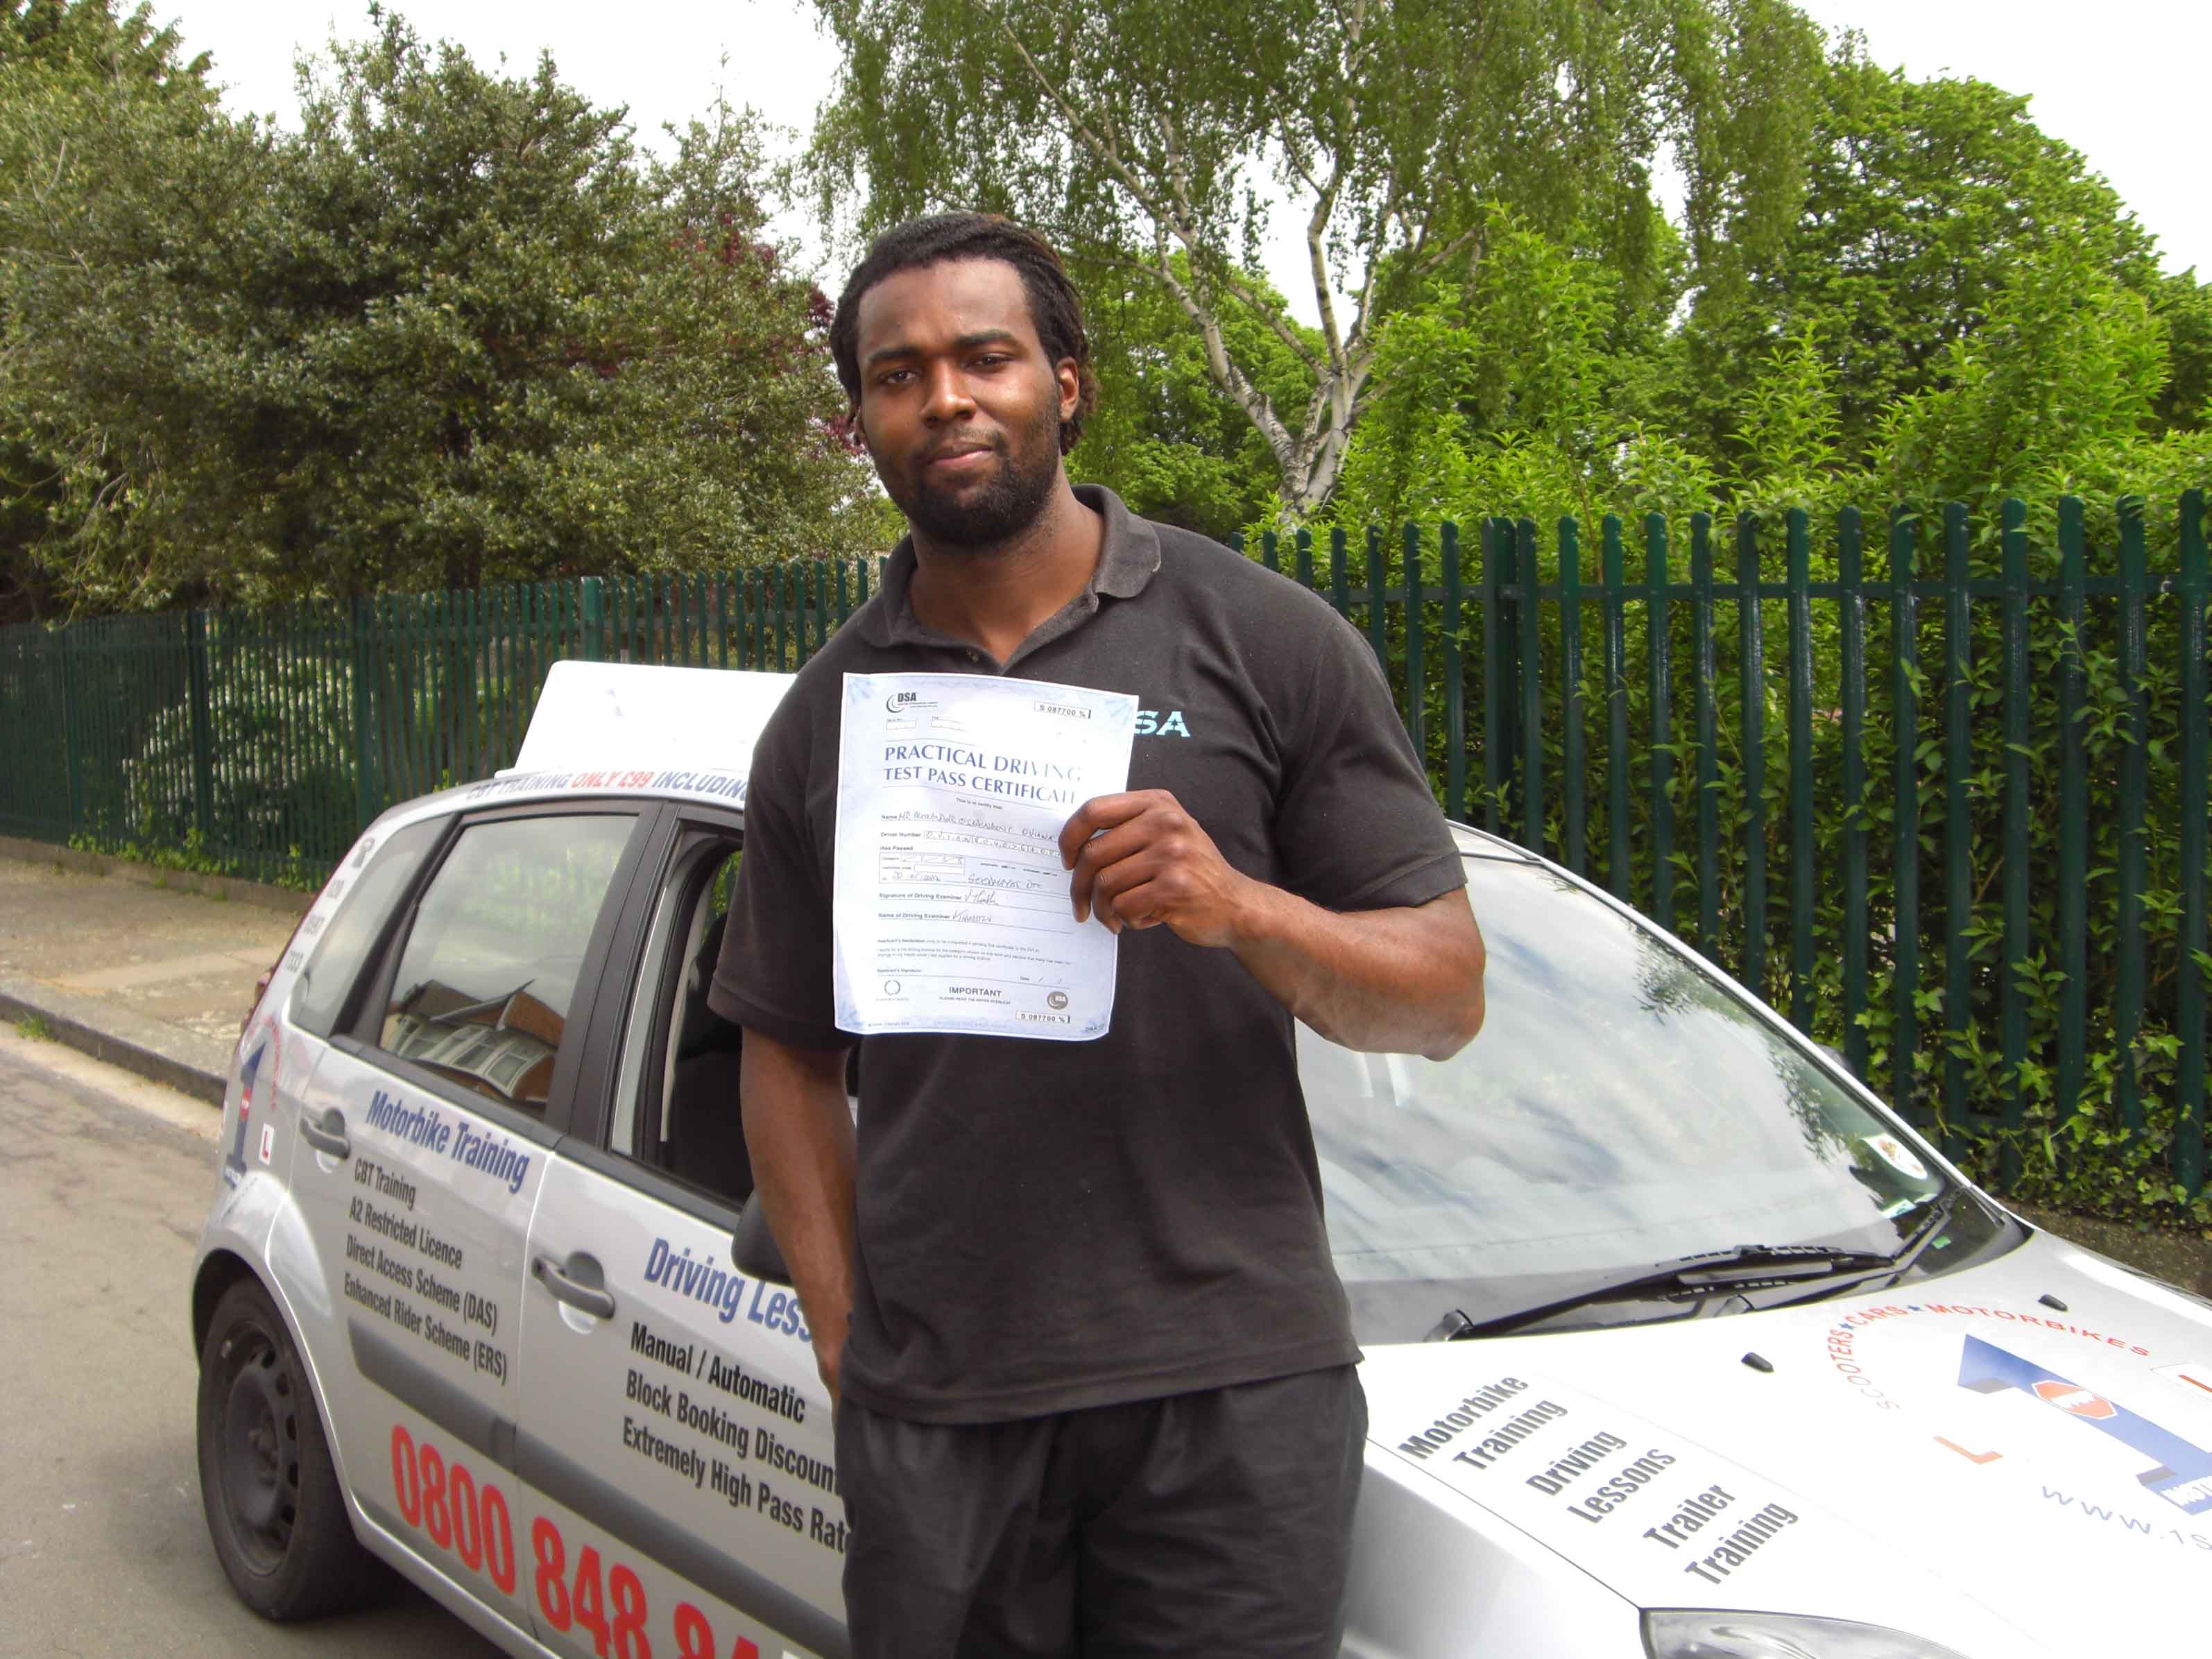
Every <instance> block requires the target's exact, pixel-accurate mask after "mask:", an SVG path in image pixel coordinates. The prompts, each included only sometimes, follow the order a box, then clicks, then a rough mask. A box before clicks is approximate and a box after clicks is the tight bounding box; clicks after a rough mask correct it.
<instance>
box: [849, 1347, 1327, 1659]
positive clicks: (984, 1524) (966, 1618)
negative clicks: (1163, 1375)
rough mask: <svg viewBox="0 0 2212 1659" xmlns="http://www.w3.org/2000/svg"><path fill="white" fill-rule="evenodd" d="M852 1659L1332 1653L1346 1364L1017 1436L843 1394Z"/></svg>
mask: <svg viewBox="0 0 2212 1659" xmlns="http://www.w3.org/2000/svg"><path fill="white" fill-rule="evenodd" d="M836 1433H837V1474H838V1484H839V1486H840V1487H841V1488H842V1492H843V1493H844V1497H845V1506H846V1513H847V1516H848V1519H849V1521H850V1522H851V1524H852V1536H851V1542H850V1544H849V1545H848V1549H847V1553H846V1557H845V1605H846V1611H847V1615H848V1618H849V1620H850V1621H851V1624H852V1632H853V1652H854V1659H1017V1656H1018V1659H1032V1656H1035V1659H1044V1656H1052V1659H1078V1656H1080V1659H1125V1656H1126V1659H1135V1656H1139V1655H1145V1656H1153V1655H1169V1654H1178V1655H1191V1656H1204V1659H1246V1656H1249V1659H1334V1656H1335V1654H1336V1652H1337V1650H1338V1647H1339V1645H1340V1643H1341V1641H1342V1638H1343V1633H1344V1589H1345V1575H1346V1562H1347V1560H1348V1559H1349V1556H1350V1553H1351V1547H1352V1510H1353V1506H1354V1505H1355V1504H1356V1503H1357V1502H1358V1496H1359V1473H1360V1468H1361V1464H1362V1460H1363V1456H1364V1446H1365V1442H1366V1436H1367V1401H1366V1396H1365V1395H1364V1394H1363V1393H1362V1392H1361V1390H1360V1387H1359V1379H1358V1374H1357V1372H1356V1371H1354V1370H1353V1369H1352V1367H1351V1366H1348V1365H1347V1366H1343V1367H1340V1368H1337V1369H1334V1370H1322V1371H1310V1372H1306V1373H1304V1374H1303V1375H1300V1376H1286V1377H1278V1378H1274V1379H1272V1380H1270V1381H1267V1382H1264V1383H1244V1384H1240V1385H1238V1386H1237V1387H1233V1388H1226V1389H1212V1390H1209V1391H1207V1392H1205V1393H1201V1394H1187V1395H1170V1396H1169V1397H1168V1398H1165V1399H1161V1400H1148V1401H1136V1402H1133V1403H1131V1404H1127V1405H1120V1406H1102V1407H1095V1408H1093V1409H1091V1410H1087V1411H1077V1412H1067V1413H1061V1414H1060V1415H1057V1416H1052V1417H1042V1418H1029V1419H1022V1420H1020V1421H1018V1422H1012V1423H987V1424H952V1425H945V1424H929V1423H909V1422H906V1421H904V1420H902V1419H897V1418H892V1417H885V1416H882V1415H880V1414H878V1413H873V1412H870V1411H867V1410H866V1409H864V1408H862V1407H858V1406H855V1405H854V1404H853V1403H852V1402H851V1401H846V1402H845V1403H844V1404H843V1405H842V1406H841V1407H839V1409H838V1413H837V1427H836Z"/></svg>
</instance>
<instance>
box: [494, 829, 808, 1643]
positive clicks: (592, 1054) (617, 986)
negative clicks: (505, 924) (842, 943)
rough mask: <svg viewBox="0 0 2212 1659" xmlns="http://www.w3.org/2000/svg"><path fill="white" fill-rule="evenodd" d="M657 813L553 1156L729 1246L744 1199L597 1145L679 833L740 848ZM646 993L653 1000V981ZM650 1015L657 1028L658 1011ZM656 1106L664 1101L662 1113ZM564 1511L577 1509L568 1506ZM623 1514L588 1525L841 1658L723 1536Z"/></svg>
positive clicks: (611, 1106) (752, 1272) (627, 1510)
mask: <svg viewBox="0 0 2212 1659" xmlns="http://www.w3.org/2000/svg"><path fill="white" fill-rule="evenodd" d="M665 814H666V816H665V820H664V822H663V823H662V825H661V826H660V827H659V834H658V835H657V836H656V837H655V838H654V840H653V843H652V855H651V857H650V858H649V859H648V860H647V862H646V863H645V864H643V865H642V866H641V867H640V869H639V870H638V871H637V872H636V873H635V878H634V885H633V887H632V889H631V890H630V893H629V900H628V902H626V903H625V905H624V907H623V917H622V922H621V926H620V927H619V928H618V929H617V932H616V933H614V935H613V937H612V938H611V940H610V941H609V945H608V952H607V956H606V958H605V963H603V971H602V973H601V975H600V978H599V984H598V990H597V994H596V995H595V996H594V997H593V999H592V1009H591V1014H590V1019H591V1024H590V1027H589V1030H588V1031H587V1032H586V1038H585V1044H584V1056H585V1058H584V1061H583V1063H582V1065H581V1066H580V1069H579V1072H578V1074H577V1077H576V1078H575V1079H574V1091H573V1093H572V1096H571V1098H570V1101H569V1103H568V1104H569V1108H570V1115H569V1117H568V1126H567V1128H568V1132H567V1133H566V1134H565V1135H564V1136H563V1137H562V1140H561V1142H560V1144H559V1146H557V1147H556V1152H557V1154H558V1155H559V1157H561V1158H563V1159H565V1160H567V1161H568V1162H570V1163H571V1164H574V1165H576V1166H578V1167H579V1168H580V1169H582V1170H588V1171H589V1172H591V1173H592V1175H595V1176H599V1177H600V1178H602V1179H604V1180H606V1181H609V1182H612V1183H614V1184H615V1185H616V1186H617V1187H618V1188H623V1189H625V1190H628V1191H630V1192H634V1193H636V1194H639V1195H640V1196H641V1197H643V1198H646V1199H649V1200H653V1201H654V1202H657V1203H660V1204H664V1205H665V1206H668V1207H670V1208H671V1209H673V1210H676V1211H677V1212H679V1213H681V1214H684V1215H685V1216H688V1217H690V1218H692V1219H694V1220H696V1221H699V1222H701V1223H702V1224H704V1225H707V1226H708V1227H709V1228H711V1229H713V1230H714V1231H716V1232H718V1233H720V1235H722V1236H723V1237H726V1238H729V1239H730V1240H732V1248H734V1243H735V1240H736V1237H737V1235H738V1229H739V1226H740V1224H741V1222H742V1220H743V1218H744V1216H745V1215H746V1214H747V1213H748V1212H755V1211H757V1206H756V1205H754V1204H753V1203H752V1201H751V1200H746V1201H745V1202H744V1203H742V1204H740V1203H733V1202H732V1201H731V1200H728V1199H726V1198H722V1197H719V1196H716V1195H715V1194H711V1193H709V1192H708V1191H706V1190H705V1189H703V1188H699V1187H696V1186H694V1185H692V1184H691V1183H690V1182H686V1181H684V1180H681V1179H679V1178H678V1177H677V1176H673V1175H671V1174H670V1173H668V1172H667V1171H666V1170H663V1169H660V1168H659V1167H658V1166H657V1165H655V1164H651V1163H649V1162H647V1161H646V1160H644V1159H642V1158H636V1157H634V1156H631V1155H630V1154H629V1153H628V1152H618V1151H616V1150H615V1149H613V1148H612V1147H610V1146H607V1145H606V1144H605V1142H606V1139H607V1137H608V1134H609V1133H610V1131H611V1127H612V1126H613V1124H614V1121H615V1104H616V1102H615V1091H616V1090H617V1087H618V1086H619V1085H620V1082H621V1078H622V1066H623V1045H624V1042H625V1038H626V1036H627V1033H628V1030H629V1024H630V1020H631V1017H632V1013H633V1011H634V1007H635V1001H636V997H637V994H638V993H639V992H640V990H641V989H642V988H644V987H642V986H641V978H640V976H641V974H642V973H643V972H644V971H645V969H646V968H647V963H646V961H645V955H646V951H647V945H648V943H649V942H650V940H651V939H652V936H653V925H654V918H655V914H656V912H657V910H658V908H659V903H660V901H661V896H662V894H663V892H664V891H665V884H666V881H667V878H668V876H669V874H670V872H671V865H672V864H673V862H674V860H675V859H676V858H677V857H678V853H679V849H680V847H681V843H682V842H683V840H684V836H686V835H687V834H689V833H691V832H694V831H705V832H707V833H708V834H710V835H713V836H726V837H728V838H729V839H732V840H734V841H735V842H737V843H738V848H739V850H740V852H742V850H743V848H744V817H743V815H742V813H741V812H739V811H736V810H734V809H731V808H721V807H716V806H714V805H709V804H706V803H699V802H691V801H683V802H670V803H666V804H665ZM653 994H655V995H656V996H657V995H658V994H659V985H658V982H656V985H655V987H653ZM652 1018H653V1019H654V1021H655V1023H656V1024H658V1023H659V1013H658V1011H654V1012H653V1015H652ZM660 1035H661V1037H662V1039H663V1041H664V1042H665V1040H666V1039H667V1037H668V1036H670V1035H671V1032H669V1031H666V1030H663V1031H662V1032H661V1033H660ZM665 1108H666V1102H665V1099H664V1100H663V1102H662V1109H664V1110H665ZM537 1248H538V1243H537V1240H536V1237H535V1230H534V1228H533V1238H532V1250H533V1251H535V1250H536V1249H537ZM739 1271H741V1272H743V1273H745V1274H746V1275H747V1276H749V1277H753V1278H759V1277H761V1275H760V1274H759V1273H757V1270H756V1269H755V1268H753V1267H750V1266H746V1267H740V1269H739ZM770 1282H771V1283H778V1282H781V1281H777V1280H771V1281H770ZM528 1401H529V1393H528V1385H527V1383H526V1384H525V1390H524V1396H523V1411H524V1415H525V1417H526V1418H527V1417H528V1415H529V1404H528ZM524 1441H525V1451H526V1455H525V1456H524V1457H523V1459H522V1462H523V1464H524V1467H525V1469H526V1471H527V1470H528V1469H529V1468H530V1466H531V1464H532V1456H531V1455H529V1453H530V1446H529V1433H528V1431H527V1427H526V1429H525V1433H524ZM540 1473H541V1474H550V1471H540ZM555 1485H556V1487H557V1486H560V1485H561V1483H560V1482H559V1481H558V1480H556V1481H555ZM552 1495H553V1496H554V1497H555V1498H556V1501H563V1500H562V1492H560V1491H558V1490H556V1491H554V1492H552ZM570 1496H572V1497H573V1496H574V1494H573V1493H572V1494H570ZM569 1506H570V1507H572V1508H574V1507H576V1506H575V1505H574V1504H570V1505H569ZM580 1512H584V1511H580ZM592 1518H593V1521H594V1524H596V1525H598V1526H599V1527H600V1528H603V1529H604V1530H606V1531H608V1532H609V1533H610V1534H611V1535H613V1536H615V1537H617V1538H618V1539H621V1540H623V1541H625V1542H627V1543H628V1544H629V1545H630V1547H634V1548H637V1549H639V1550H640V1551H641V1552H642V1553H646V1554H648V1555H650V1556H652V1557H653V1559H655V1560H657V1561H658V1562H659V1565H661V1567H662V1568H663V1569H665V1571H670V1572H672V1573H674V1574H677V1575H678V1577H682V1578H684V1579H685V1580H686V1581H687V1582H689V1583H693V1584H696V1585H697V1586H698V1587H699V1589H701V1590H702V1592H703V1594H704V1595H708V1596H709V1597H712V1598H714V1600H717V1601H725V1602H727V1603H728V1604H730V1605H732V1606H733V1607H739V1608H741V1609H744V1610H745V1611H747V1612H748V1613H749V1614H750V1616H752V1617H754V1618H757V1619H759V1620H763V1622H764V1623H765V1624H767V1625H768V1626H769V1627H770V1628H773V1629H777V1630H780V1631H781V1632H783V1633H784V1635H785V1636H786V1637H787V1638H788V1639H792V1640H795V1641H798V1642H799V1643H801V1644H804V1645H805V1646H806V1647H807V1648H809V1649H810V1650H812V1651H814V1652H817V1653H821V1654H826V1655H832V1656H842V1655H844V1654H846V1653H848V1652H849V1645H848V1636H847V1633H846V1632H845V1630H844V1627H843V1626H842V1621H840V1620H837V1619H835V1618H833V1617H831V1616H829V1615H826V1614H824V1613H822V1612H821V1611H820V1610H819V1609H817V1608H816V1607H813V1606H812V1605H811V1603H808V1602H806V1601H804V1600H803V1598H801V1597H799V1596H798V1595H795V1594H793V1593H792V1592H790V1591H788V1590H787V1589H785V1588H784V1587H782V1586H781V1584H779V1583H777V1582H776V1581H775V1579H774V1578H773V1577H771V1576H769V1575H767V1574H764V1573H763V1572H762V1571H759V1570H758V1569H757V1567H755V1566H754V1565H751V1564H750V1563H749V1562H747V1561H746V1560H744V1558H742V1557H740V1556H737V1555H733V1554H731V1553H729V1552H728V1551H727V1549H726V1546H725V1543H724V1541H721V1540H720V1539H716V1538H712V1537H700V1536H695V1535H693V1534H691V1533H690V1531H689V1529H686V1528H678V1527H676V1526H674V1525H673V1524H672V1523H671V1522H668V1521H667V1520H666V1519H665V1517H663V1516H660V1515H659V1512H658V1511H656V1510H653V1508H652V1507H651V1506H650V1505H648V1504H644V1503H641V1502H636V1501H634V1500H633V1501H631V1502H628V1503H625V1504H623V1514H622V1515H620V1516H611V1515H602V1516H593V1517H592Z"/></svg>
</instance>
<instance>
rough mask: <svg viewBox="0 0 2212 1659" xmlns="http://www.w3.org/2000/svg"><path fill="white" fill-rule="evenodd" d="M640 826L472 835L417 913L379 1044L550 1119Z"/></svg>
mask: <svg viewBox="0 0 2212 1659" xmlns="http://www.w3.org/2000/svg"><path fill="white" fill-rule="evenodd" d="M634 824H635V817H633V816H632V815H630V814H628V813H592V814H580V815H576V816H572V817H524V818H505V819H497V820H495V821H493V822H490V823H477V824H471V826H469V827H468V828H467V829H464V830H463V831H462V832H461V834H460V836H459V839H458V840H457V841H456V842H454V843H453V851H452V852H451V853H449V854H447V858H446V861H445V862H444V863H443V864H442V865H441V866H439V869H438V872H437V874H436V875H435V876H434V877H432V878H431V880H430V884H429V886H428V889H427V890H425V891H424V893H423V895H422V901H421V902H420V903H419V904H418V905H417V906H416V914H415V920H414V923H413V926H412V927H411V928H410V932H409V933H408V937H407V941H406V945H405V947H404V949H403V950H402V951H401V953H400V957H399V966H398V972H397V973H396V974H394V975H393V976H392V993H391V1000H390V1001H389V1003H388V1005H387V1006H386V1009H385V1012H384V1017H383V1020H382V1024H381V1025H380V1029H379V1031H378V1037H377V1041H378V1042H379V1044H380V1046H381V1047H382V1048H385V1049H386V1050H388V1051H389V1052H390V1053H392V1054H396V1055H398V1056H400V1057H401V1058H403V1059H406V1060H413V1061H414V1062H415V1063H416V1065H418V1066H427V1067H428V1068H429V1069H430V1070H431V1071H434V1072H435V1073H439V1074H440V1075H441V1076H442V1077H444V1078H447V1079H449V1080H450V1081H452V1082H453V1083H456V1084H458V1085H460V1086H462V1087H463V1088H466V1089H470V1090H472V1091H475V1092H477V1093H478V1094H481V1095H485V1096H488V1097H490V1098H491V1099H494V1100H497V1101H501V1102H504V1103H507V1104H508V1105H512V1106H516V1107H520V1108H521V1109H523V1110H525V1111H529V1112H542V1111H544V1109H545V1097H546V1093H547V1091H548V1090H549V1088H550V1085H551V1082H552V1077H553V1065H554V1060H555V1059H556V1055H557V1054H558V1052H559V1049H560V1047H561V1041H562V1036H563V1034H564V1033H565V1031H566V1030H567V1027H568V1017H569V1014H570V1013H571V1012H572V1011H573V1009H574V1006H575V1003H576V1000H577V999H576V987H577V980H578V978H579V976H580V975H581V973H582V970H583V964H584V956H585V951H586V946H587V945H589V943H590V940H591V937H592V925H593V923H594V922H596V921H597V920H598V918H599V907H600V905H601V904H602V903H603V902H605V898H606V895H607V889H608V887H609V885H610V884H611V883H612V881H613V879H614V873H615V869H616V866H617V865H618V864H619V863H620V862H621V860H622V854H623V848H624V846H625V845H626V844H627V843H628V842H629V836H630V830H631V828H632V826H633V825H634Z"/></svg>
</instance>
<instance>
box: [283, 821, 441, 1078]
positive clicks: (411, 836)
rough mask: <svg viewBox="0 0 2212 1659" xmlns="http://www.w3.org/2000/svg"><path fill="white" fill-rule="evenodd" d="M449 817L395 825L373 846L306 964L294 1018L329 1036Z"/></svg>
mask: <svg viewBox="0 0 2212 1659" xmlns="http://www.w3.org/2000/svg"><path fill="white" fill-rule="evenodd" d="M447 822H448V820H447V819H445V818H423V819H421V820H420V821H418V822H416V823H410V824H409V825H408V826H407V827H406V828H405V829H395V830H393V831H392V833H391V834H390V835H388V836H385V837H384V839H383V841H382V842H381V843H380V845H378V846H376V847H374V848H371V849H370V852H371V854H372V856H371V857H370V859H369V860H368V867H367V868H366V869H364V870H363V871H362V872H360V873H359V874H358V875H357V876H356V877H355V878H354V886H353V893H352V895H351V896H349V898H347V899H346V900H345V901H344V902H343V903H342V904H340V905H339V906H338V910H337V915H335V916H333V917H332V918H331V925H330V926H329V927H327V928H325V930H324V932H323V937H322V939H320V941H319V942H318V943H317V945H316V946H315V951H314V954H313V956H311V957H308V958H307V966H306V967H305V968H304V969H301V974H300V977H299V980H298V981H297V983H296V984H295V987H294V988H293V992H292V1002H291V1008H290V1013H291V1018H292V1023H293V1024H295V1025H298V1026H301V1027H303V1028H305V1029H306V1030H310V1031H313V1033H314V1034H315V1035H316V1036H329V1035H330V1034H331V1030H332V1029H333V1028H334V1027H335V1026H336V1025H337V1021H338V1015H339V1013H340V1012H342V1010H343V1007H344V1005H345V1000H346V994H347V993H348V992H349V991H351V990H352V989H353V983H354V981H355V980H356V979H357V978H358V977H360V975H361V970H362V964H363V963H366V962H367V961H368V956H369V952H371V951H374V949H375V948H376V941H377V940H378V939H379V938H380V937H381V936H382V934H383V933H384V925H385V923H386V921H389V920H390V919H391V915H392V906H393V905H395V904H397V903H398V902H399V900H400V898H401V897H402V896H404V894H405V892H406V891H407V889H408V887H409V886H410V884H412V883H413V881H414V878H415V872H416V870H418V869H419V868H421V867H422V860H423V859H424V858H425V857H426V856H427V855H428V854H429V852H430V850H431V848H434V847H435V846H436V845H437V844H438V837H439V836H441V835H442V834H443V833H444V832H445V829H446V825H447Z"/></svg>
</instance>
